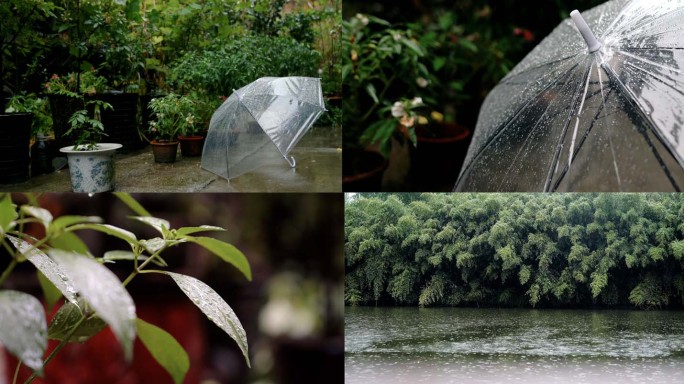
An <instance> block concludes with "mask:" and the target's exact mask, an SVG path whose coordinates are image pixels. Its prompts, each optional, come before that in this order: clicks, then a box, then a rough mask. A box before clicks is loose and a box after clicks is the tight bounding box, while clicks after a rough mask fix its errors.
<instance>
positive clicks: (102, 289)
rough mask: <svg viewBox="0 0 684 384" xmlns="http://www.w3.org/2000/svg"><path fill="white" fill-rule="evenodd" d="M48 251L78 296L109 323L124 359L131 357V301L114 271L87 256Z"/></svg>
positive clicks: (132, 308) (133, 330)
mask: <svg viewBox="0 0 684 384" xmlns="http://www.w3.org/2000/svg"><path fill="white" fill-rule="evenodd" d="M49 254H50V257H52V258H53V259H54V260H55V261H56V262H57V264H59V266H60V267H61V268H62V270H63V271H65V272H66V274H67V276H69V277H70V278H71V281H72V283H73V284H74V286H75V287H76V289H77V290H78V293H79V294H80V295H81V297H83V298H84V299H85V301H86V302H87V303H88V304H89V305H90V307H91V308H93V309H94V310H95V312H96V313H97V314H98V316H100V317H101V318H102V319H103V320H104V321H106V322H107V324H109V325H110V326H111V328H112V331H113V332H114V334H115V335H116V338H117V339H118V340H119V343H121V346H122V347H123V350H124V356H125V357H126V360H127V361H131V359H132V357H133V340H135V319H136V316H135V304H134V303H133V299H132V298H131V296H130V295H129V294H128V291H126V289H125V288H124V287H123V285H121V282H120V281H119V279H118V278H117V277H116V275H115V274H114V273H112V271H110V270H109V269H107V268H106V267H104V266H103V265H101V264H99V263H98V262H96V261H95V260H93V259H91V258H89V257H87V256H83V255H79V254H76V253H74V252H65V251H62V250H58V249H53V250H51V251H50V252H49Z"/></svg>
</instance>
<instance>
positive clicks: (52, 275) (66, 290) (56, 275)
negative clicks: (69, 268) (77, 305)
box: [7, 236, 76, 302]
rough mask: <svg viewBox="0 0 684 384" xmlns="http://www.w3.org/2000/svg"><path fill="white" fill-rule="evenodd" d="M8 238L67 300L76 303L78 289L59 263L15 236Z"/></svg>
mask: <svg viewBox="0 0 684 384" xmlns="http://www.w3.org/2000/svg"><path fill="white" fill-rule="evenodd" d="M7 238H8V239H9V241H10V242H11V243H12V245H14V247H15V248H16V249H17V251H18V252H19V253H21V254H22V255H23V256H24V257H26V259H27V260H28V261H30V262H31V264H33V265H34V266H35V267H36V269H38V270H39V271H40V272H42V273H43V275H45V277H46V278H47V279H48V280H50V281H51V282H52V284H54V286H55V287H56V288H57V289H58V290H59V291H60V292H62V294H63V295H64V297H65V298H66V299H67V300H69V301H71V302H76V288H75V287H74V285H73V284H72V282H71V281H70V279H69V277H68V276H67V275H66V274H65V273H64V271H63V270H62V269H61V268H60V267H59V265H57V263H55V262H54V261H53V260H52V259H51V258H49V257H48V255H46V254H45V253H44V252H43V251H41V250H40V249H38V248H35V247H34V246H33V244H29V243H27V242H26V241H24V240H22V239H19V238H16V237H13V236H7Z"/></svg>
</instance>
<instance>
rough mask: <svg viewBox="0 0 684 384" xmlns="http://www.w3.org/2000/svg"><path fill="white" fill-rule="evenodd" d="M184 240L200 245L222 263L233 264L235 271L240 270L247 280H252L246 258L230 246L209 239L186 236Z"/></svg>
mask: <svg viewBox="0 0 684 384" xmlns="http://www.w3.org/2000/svg"><path fill="white" fill-rule="evenodd" d="M186 239H187V240H188V241H189V242H191V243H195V244H199V245H201V246H202V247H204V248H206V249H208V250H209V251H211V252H212V253H213V254H215V255H216V256H218V257H220V258H221V259H223V260H224V261H226V262H228V263H230V264H233V265H234V266H235V267H236V268H237V269H239V270H240V272H242V274H243V275H245V277H246V278H247V280H249V281H251V280H252V271H251V269H250V268H249V262H248V261H247V258H246V257H245V255H244V254H243V253H242V252H241V251H240V250H239V249H237V248H235V246H233V245H232V244H228V243H225V242H223V241H221V240H217V239H214V238H211V237H192V236H187V237H186Z"/></svg>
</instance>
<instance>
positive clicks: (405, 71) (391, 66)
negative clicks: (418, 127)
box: [342, 15, 428, 154]
mask: <svg viewBox="0 0 684 384" xmlns="http://www.w3.org/2000/svg"><path fill="white" fill-rule="evenodd" d="M342 43H343V45H342V60H343V61H342V84H343V87H344V90H343V92H344V94H345V98H344V102H343V110H344V119H345V123H344V126H345V133H347V134H348V136H350V138H349V139H345V140H344V141H345V144H348V145H352V146H353V145H358V144H364V145H366V144H369V143H372V144H378V145H380V148H381V151H382V152H383V153H385V154H387V153H389V143H390V138H391V137H392V135H393V134H394V133H395V131H396V129H397V127H398V126H399V123H400V118H401V117H403V116H404V113H403V108H402V111H398V110H396V109H394V110H393V109H392V107H393V105H394V103H395V102H400V103H401V101H400V100H402V99H403V100H413V99H414V97H417V96H419V93H418V91H417V89H418V88H420V86H421V85H423V82H424V81H425V82H426V81H427V80H426V78H427V77H428V69H427V67H426V66H425V65H423V64H422V63H420V59H421V58H422V57H424V56H425V55H426V52H425V49H424V47H422V46H420V45H419V44H418V42H417V41H416V39H415V36H414V34H413V32H412V31H411V30H409V29H407V28H406V27H404V26H400V25H397V26H393V25H391V24H390V23H388V22H387V21H385V20H382V19H380V18H377V17H374V16H367V15H357V16H356V17H354V18H351V19H350V20H345V21H343V22H342ZM421 104H422V102H421ZM413 120H414V121H411V119H410V118H407V119H406V120H405V121H404V122H403V123H402V124H403V125H404V126H405V127H406V128H407V130H408V131H407V133H406V136H407V137H408V136H409V135H410V133H411V132H413V129H414V124H415V123H417V121H415V120H416V119H415V117H414V119H413ZM361 132H363V134H361ZM352 136H353V137H352Z"/></svg>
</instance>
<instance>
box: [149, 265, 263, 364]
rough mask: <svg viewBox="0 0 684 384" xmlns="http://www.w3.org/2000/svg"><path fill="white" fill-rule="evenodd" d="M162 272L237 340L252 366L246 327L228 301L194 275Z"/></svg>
mask: <svg viewBox="0 0 684 384" xmlns="http://www.w3.org/2000/svg"><path fill="white" fill-rule="evenodd" d="M162 273H165V274H167V275H169V276H171V278H172V279H173V280H174V281H175V282H176V284H178V287H179V288H180V289H181V290H182V291H183V293H185V294H186V295H187V296H188V298H190V300H192V302H193V303H195V305H196V306H197V308H199V309H200V311H202V313H204V314H205V315H206V316H207V318H208V319H209V320H211V321H212V322H214V324H216V325H218V327H219V328H221V329H222V330H223V331H224V332H226V333H227V334H228V336H230V337H231V338H232V339H233V340H235V342H236V343H237V344H238V346H239V347H240V350H242V354H243V355H244V356H245V360H246V361H247V366H249V367H251V366H250V363H249V354H248V346H247V335H246V334H245V330H244V328H242V324H241V323H240V320H239V319H238V318H237V316H236V315H235V313H234V312H233V310H232V309H231V308H230V306H229V305H228V303H226V302H225V301H224V300H223V299H222V298H221V296H219V295H218V293H216V291H214V290H213V289H211V287H209V286H208V285H206V284H204V283H203V282H201V281H199V280H197V279H195V278H194V277H191V276H186V275H181V274H178V273H173V272H162Z"/></svg>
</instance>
